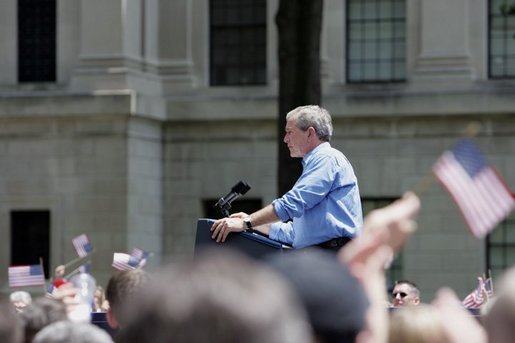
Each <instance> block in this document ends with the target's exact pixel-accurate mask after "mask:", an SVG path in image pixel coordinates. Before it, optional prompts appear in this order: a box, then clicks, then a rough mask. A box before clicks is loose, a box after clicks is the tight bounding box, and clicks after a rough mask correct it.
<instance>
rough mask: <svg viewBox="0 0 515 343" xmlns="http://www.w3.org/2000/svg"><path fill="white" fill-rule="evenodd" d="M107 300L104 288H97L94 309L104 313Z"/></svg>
mask: <svg viewBox="0 0 515 343" xmlns="http://www.w3.org/2000/svg"><path fill="white" fill-rule="evenodd" d="M105 300H106V297H105V292H104V288H102V286H97V288H96V289H95V294H94V297H93V309H94V310H95V311H96V312H102V311H104V310H106V309H105V308H104V303H105Z"/></svg>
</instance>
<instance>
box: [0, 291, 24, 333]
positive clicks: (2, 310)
mask: <svg viewBox="0 0 515 343" xmlns="http://www.w3.org/2000/svg"><path fill="white" fill-rule="evenodd" d="M22 337H23V323H22V321H21V320H20V318H19V317H18V315H17V314H16V310H15V309H14V306H13V304H12V303H11V301H10V300H9V299H6V298H5V297H4V296H0V342H2V343H18V342H21V340H22Z"/></svg>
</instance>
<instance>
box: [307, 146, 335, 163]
mask: <svg viewBox="0 0 515 343" xmlns="http://www.w3.org/2000/svg"><path fill="white" fill-rule="evenodd" d="M329 146H331V145H330V144H329V142H323V143H320V144H318V145H317V146H316V147H315V148H314V149H313V150H311V151H310V152H308V153H307V154H306V156H304V158H302V165H306V163H308V161H309V159H310V158H311V156H313V155H314V154H315V152H317V151H318V150H322V149H324V148H326V147H329Z"/></svg>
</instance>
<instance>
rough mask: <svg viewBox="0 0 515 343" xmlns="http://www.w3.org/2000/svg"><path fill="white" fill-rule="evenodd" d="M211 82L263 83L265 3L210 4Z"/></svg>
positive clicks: (217, 0)
mask: <svg viewBox="0 0 515 343" xmlns="http://www.w3.org/2000/svg"><path fill="white" fill-rule="evenodd" d="M210 20H211V26H210V33H211V36H210V44H211V49H210V54H211V56H210V82H211V85H213V86H223V85H260V84H265V83H266V0H211V1H210Z"/></svg>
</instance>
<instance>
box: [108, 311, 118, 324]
mask: <svg viewBox="0 0 515 343" xmlns="http://www.w3.org/2000/svg"><path fill="white" fill-rule="evenodd" d="M106 319H107V324H109V327H111V329H118V327H119V325H118V321H117V320H116V318H115V317H114V314H113V310H112V309H108V310H107V313H106Z"/></svg>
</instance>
